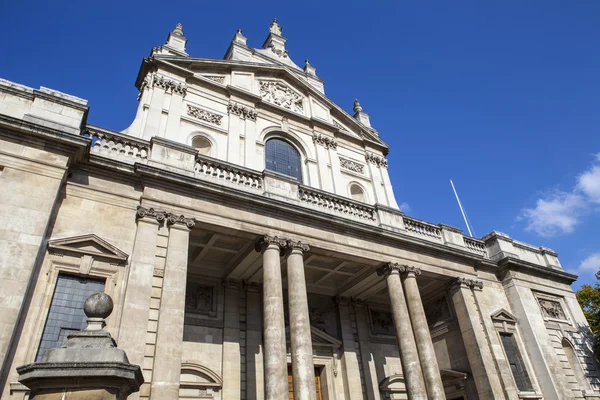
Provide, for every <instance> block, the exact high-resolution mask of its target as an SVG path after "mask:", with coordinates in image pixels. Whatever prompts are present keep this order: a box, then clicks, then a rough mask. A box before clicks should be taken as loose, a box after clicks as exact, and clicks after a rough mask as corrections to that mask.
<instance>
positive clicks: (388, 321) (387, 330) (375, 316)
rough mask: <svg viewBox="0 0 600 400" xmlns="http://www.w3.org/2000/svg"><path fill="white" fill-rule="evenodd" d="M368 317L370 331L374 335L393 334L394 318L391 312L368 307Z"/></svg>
mask: <svg viewBox="0 0 600 400" xmlns="http://www.w3.org/2000/svg"><path fill="white" fill-rule="evenodd" d="M369 319H370V320H371V332H372V333H373V334H374V335H387V336H394V335H395V330H394V318H393V317H392V313H391V312H389V311H384V310H374V309H372V308H369Z"/></svg>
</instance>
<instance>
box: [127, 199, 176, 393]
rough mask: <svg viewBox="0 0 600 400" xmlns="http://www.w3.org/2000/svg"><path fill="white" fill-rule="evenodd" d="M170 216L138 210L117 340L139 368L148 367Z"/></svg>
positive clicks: (148, 210)
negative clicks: (155, 288) (159, 257)
mask: <svg viewBox="0 0 600 400" xmlns="http://www.w3.org/2000/svg"><path fill="white" fill-rule="evenodd" d="M166 216H167V214H166V213H165V212H164V211H156V210H154V209H153V208H150V209H146V208H144V207H138V210H137V225H138V228H137V232H136V235H135V242H134V245H133V254H132V256H131V263H130V265H129V275H128V277H127V284H126V291H125V298H124V301H123V312H122V313H121V323H120V326H119V336H118V338H117V343H118V344H119V347H121V348H122V349H123V350H125V352H127V355H128V357H129V360H130V362H131V363H132V364H135V365H143V364H144V350H145V348H146V336H147V335H146V333H147V330H148V317H149V314H150V296H151V293H152V278H153V275H154V261H155V255H156V244H157V239H158V226H159V224H162V223H164V221H165V219H166ZM145 378H147V377H145ZM146 381H149V379H146ZM138 397H139V393H134V394H132V395H131V397H130V398H131V399H137V398H138Z"/></svg>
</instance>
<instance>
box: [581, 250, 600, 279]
mask: <svg viewBox="0 0 600 400" xmlns="http://www.w3.org/2000/svg"><path fill="white" fill-rule="evenodd" d="M598 269H600V253H592V254H590V255H589V256H587V257H586V258H585V259H584V260H583V261H582V262H581V263H580V264H579V268H577V270H578V271H579V272H580V273H581V272H584V271H591V272H592V273H594V274H595V273H596V272H598Z"/></svg>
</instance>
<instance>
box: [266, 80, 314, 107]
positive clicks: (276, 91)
mask: <svg viewBox="0 0 600 400" xmlns="http://www.w3.org/2000/svg"><path fill="white" fill-rule="evenodd" d="M259 83H260V97H262V99H263V100H264V101H266V102H269V103H273V104H276V105H278V106H280V107H283V108H286V109H288V110H291V111H295V112H299V113H303V112H304V103H303V99H302V96H300V95H299V94H298V93H296V92H295V91H293V90H292V89H291V88H289V87H288V86H286V85H284V84H283V83H281V82H274V81H259Z"/></svg>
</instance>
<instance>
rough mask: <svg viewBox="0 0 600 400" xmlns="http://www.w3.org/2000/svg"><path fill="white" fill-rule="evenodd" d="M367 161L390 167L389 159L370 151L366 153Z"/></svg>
mask: <svg viewBox="0 0 600 400" xmlns="http://www.w3.org/2000/svg"><path fill="white" fill-rule="evenodd" d="M365 161H366V162H368V163H371V164H375V165H377V166H378V167H383V168H387V167H388V161H387V160H386V159H385V158H384V157H381V156H378V155H377V154H373V153H370V152H366V153H365Z"/></svg>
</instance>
